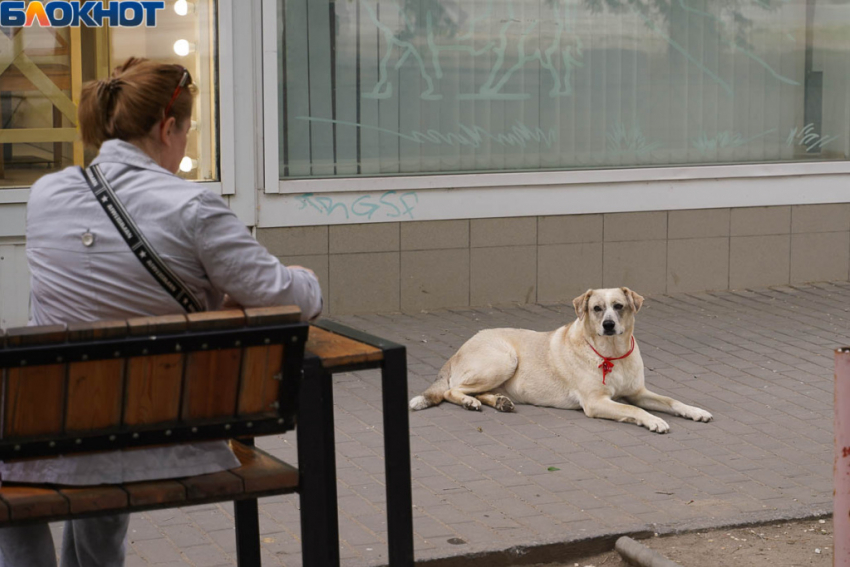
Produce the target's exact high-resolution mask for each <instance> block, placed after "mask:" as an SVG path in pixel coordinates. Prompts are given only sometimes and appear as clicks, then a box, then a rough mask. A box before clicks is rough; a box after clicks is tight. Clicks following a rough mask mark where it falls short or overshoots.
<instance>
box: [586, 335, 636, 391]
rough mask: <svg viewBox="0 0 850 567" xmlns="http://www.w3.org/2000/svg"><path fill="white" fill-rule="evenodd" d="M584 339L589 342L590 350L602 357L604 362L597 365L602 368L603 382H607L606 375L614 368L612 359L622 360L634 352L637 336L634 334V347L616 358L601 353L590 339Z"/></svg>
mask: <svg viewBox="0 0 850 567" xmlns="http://www.w3.org/2000/svg"><path fill="white" fill-rule="evenodd" d="M584 341H585V342H586V343H587V346H589V347H590V350H592V351H593V352H595V353H596V356H598V357H599V358H601V359H602V362H600V363H599V366H597V368H601V369H602V384H605V377H606V376H607V375H608V373H609V372H611V371H612V370H613V369H614V363H613V362H611V361H612V360H622V359H624V358H626V357H627V356H629V355H630V354H632V352H633V351H634V350H635V336H634V335H632V348H630V349H629V352H627V353H626V354H624V355H623V356H618V357H616V358H609V357H607V356H602V355H601V354H599V353H598V352H597V351H596V349H595V348H593V345H592V344H590V341H589V340H587V339H584Z"/></svg>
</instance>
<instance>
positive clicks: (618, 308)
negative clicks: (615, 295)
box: [614, 303, 623, 311]
mask: <svg viewBox="0 0 850 567" xmlns="http://www.w3.org/2000/svg"><path fill="white" fill-rule="evenodd" d="M622 308H623V306H622V305H620V304H619V303H616V304H614V309H616V310H617V311H619V310H620V309H622Z"/></svg>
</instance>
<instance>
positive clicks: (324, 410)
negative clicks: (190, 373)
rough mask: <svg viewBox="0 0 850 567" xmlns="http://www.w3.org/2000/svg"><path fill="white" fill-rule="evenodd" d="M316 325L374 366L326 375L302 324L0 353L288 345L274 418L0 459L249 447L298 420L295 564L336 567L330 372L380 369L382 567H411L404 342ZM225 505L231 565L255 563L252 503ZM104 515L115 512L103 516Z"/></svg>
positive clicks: (171, 429)
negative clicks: (367, 349) (308, 347)
mask: <svg viewBox="0 0 850 567" xmlns="http://www.w3.org/2000/svg"><path fill="white" fill-rule="evenodd" d="M316 326H318V327H320V328H322V329H325V330H327V331H330V332H333V333H336V334H339V335H343V336H345V337H348V338H351V339H354V340H356V341H359V342H362V343H365V344H368V345H371V346H374V347H376V348H378V349H380V350H381V351H382V354H383V356H382V360H380V361H377V362H366V363H355V364H347V365H340V366H333V367H331V368H326V367H325V366H324V365H323V361H322V359H320V358H319V357H318V356H315V355H312V354H310V353H306V354H305V352H304V345H305V344H306V342H307V334H308V325H307V324H305V323H290V324H282V325H269V326H261V327H244V328H238V329H227V330H214V331H210V330H204V331H184V332H179V333H174V334H167V335H159V336H142V337H127V338H118V339H104V340H97V341H89V342H75V343H60V344H45V345H37V346H23V347H6V348H0V371H2V370H3V369H7V368H20V367H25V366H36V365H45V364H56V363H62V364H64V363H72V362H85V361H89V362H91V361H96V360H111V359H116V358H126V357H132V356H148V355H157V354H173V353H178V352H179V353H184V354H186V353H190V352H204V351H209V350H215V349H225V348H244V347H249V346H268V345H275V344H285V345H287V346H286V348H285V349H284V352H285V356H284V361H283V366H282V383H281V387H280V392H279V401H278V404H279V405H278V408H277V415H276V416H274V417H271V418H269V417H253V418H252V417H250V416H247V417H245V416H243V417H232V418H227V419H213V420H203V421H197V422H190V423H187V422H174V423H170V424H157V425H156V426H119V427H114V428H108V429H103V430H99V431H97V432H86V433H85V434H80V435H77V434H68V433H66V434H63V435H53V436H43V437H34V438H28V439H13V440H6V439H0V460H4V459H19V458H32V457H47V456H53V455H57V454H73V453H80V452H89V451H106V450H116V449H122V448H127V447H139V446H145V445H163V444H176V443H183V442H194V441H202V440H211V439H227V438H236V437H240V438H241V439H240V442H242V443H244V444H249V445H253V437H254V436H260V435H269V434H278V433H285V432H286V431H290V430H292V429H293V427H295V425H296V416H297V421H298V427H297V428H296V433H297V446H298V465H299V466H298V470H299V483H298V490H297V491H298V492H299V494H300V498H301V532H302V556H303V563H304V565H305V566H308V567H313V566H329V567H337V566H338V565H339V527H338V508H337V490H336V457H335V444H334V421H333V381H332V377H333V374H335V373H340V372H352V371H357V370H363V369H370V368H377V369H380V370H381V390H382V403H383V420H384V441H385V443H384V451H385V471H386V490H387V516H388V518H387V531H388V542H389V564H390V565H391V566H393V567H396V566H398V567H412V565H413V516H412V493H411V472H410V439H409V420H408V408H407V363H406V349H405V347H404V346H403V345H399V344H396V343H393V342H391V341H387V340H385V339H381V338H379V337H375V336H373V335H369V334H367V333H362V332H360V331H357V330H354V329H351V328H349V327H346V326H344V325H340V324H337V323H333V322H329V321H322V322H320V323H318V324H317V325H316ZM4 387H5V380H4ZM66 393H67V392H66ZM270 494H274V492H270ZM226 500H234V515H235V524H236V547H237V550H236V555H237V562H238V565H240V566H249V565H256V566H259V565H260V533H259V517H258V503H257V499H256V498H245V499H233V498H222V499H218V500H216V501H226ZM167 507H173V506H167ZM150 508H152V507H147V508H134V509H128V510H127V511H131V512H132V511H134V510H142V509H150ZM108 513H114V511H113V512H104V514H108ZM87 515H92V514H87ZM10 525H11V524H10Z"/></svg>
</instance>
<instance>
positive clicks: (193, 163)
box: [180, 156, 198, 173]
mask: <svg viewBox="0 0 850 567" xmlns="http://www.w3.org/2000/svg"><path fill="white" fill-rule="evenodd" d="M197 167H198V160H196V159H192V158H190V157H189V156H186V157H184V158H183V159H182V160H180V171H182V172H183V173H189V172H190V171H192V170H193V169H195V168H197Z"/></svg>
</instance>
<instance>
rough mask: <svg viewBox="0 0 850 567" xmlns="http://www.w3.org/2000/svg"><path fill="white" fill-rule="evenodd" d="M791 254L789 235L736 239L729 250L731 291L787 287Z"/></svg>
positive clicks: (732, 241) (734, 238)
mask: <svg viewBox="0 0 850 567" xmlns="http://www.w3.org/2000/svg"><path fill="white" fill-rule="evenodd" d="M733 213H734V211H733ZM790 253H791V237H790V236H789V235H773V236H738V237H736V236H733V237H732V239H731V241H730V247H729V287H730V288H731V289H741V288H748V287H760V286H768V285H783V284H787V283H788V282H789V276H790V272H789V268H790Z"/></svg>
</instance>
